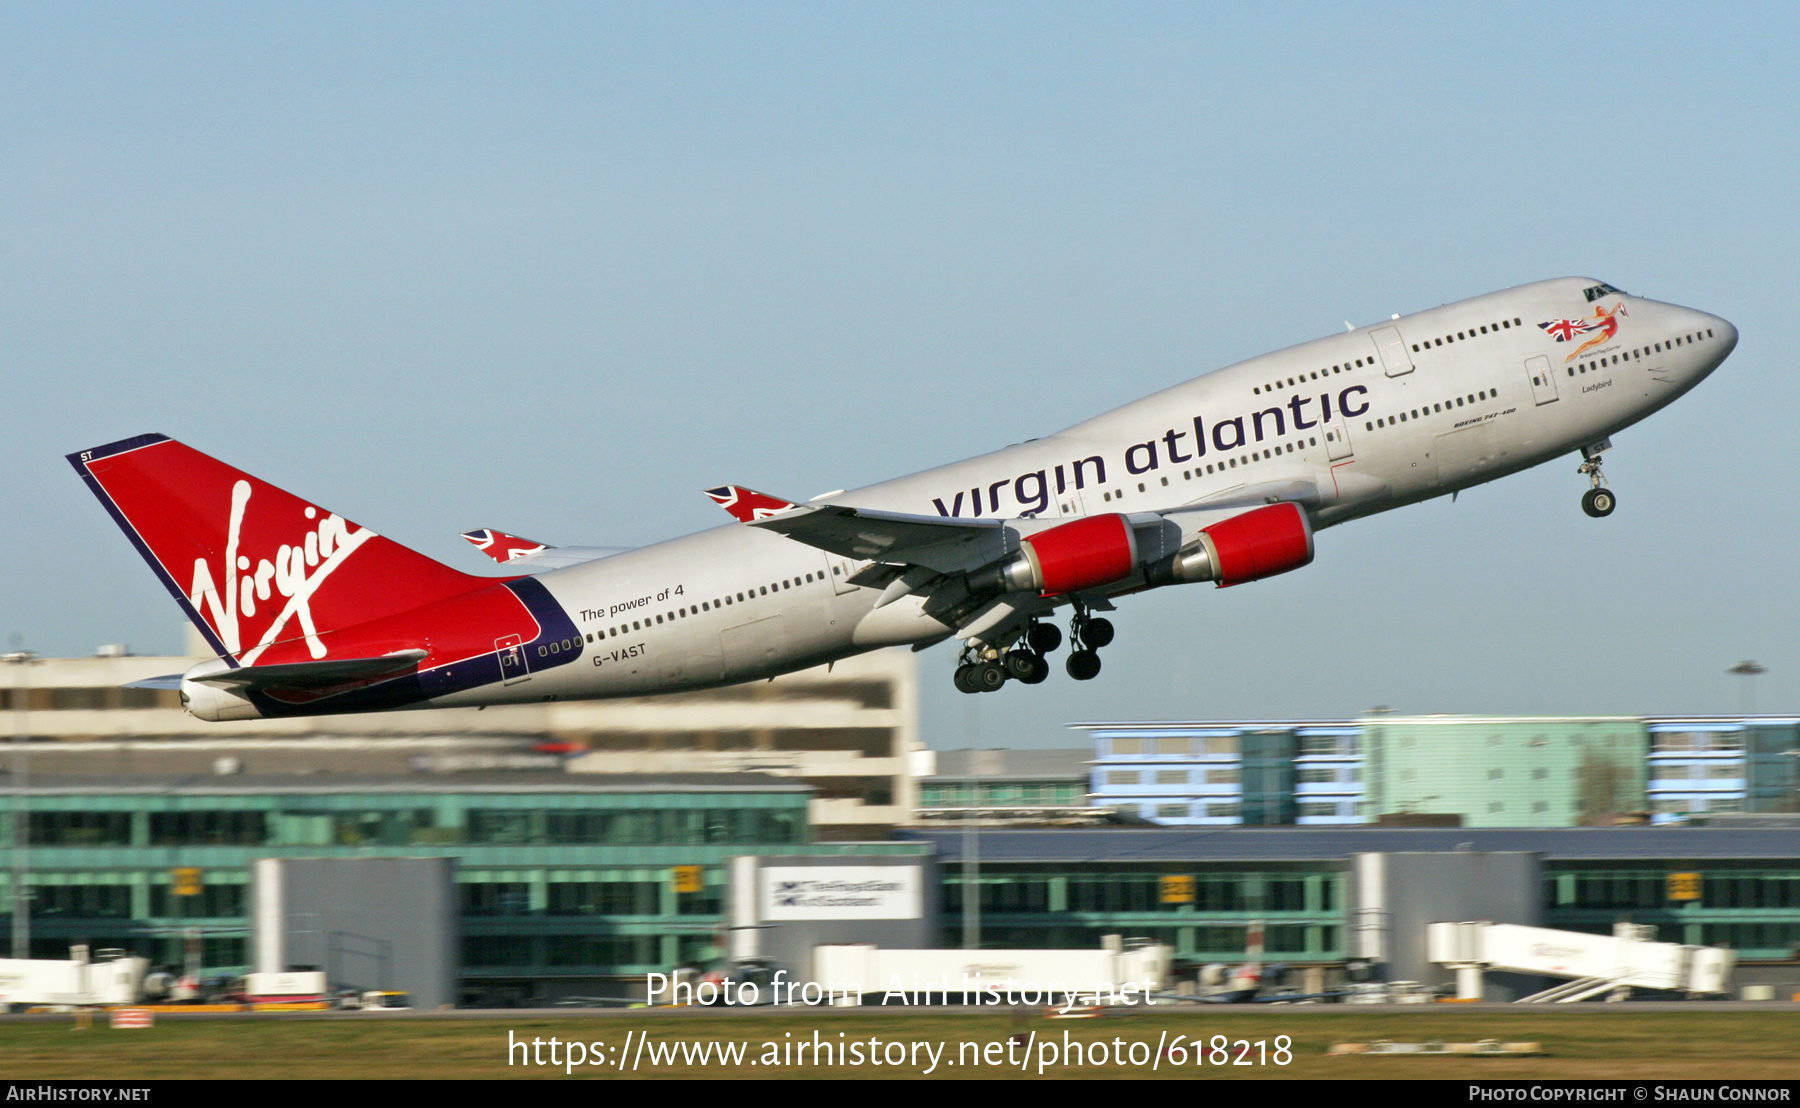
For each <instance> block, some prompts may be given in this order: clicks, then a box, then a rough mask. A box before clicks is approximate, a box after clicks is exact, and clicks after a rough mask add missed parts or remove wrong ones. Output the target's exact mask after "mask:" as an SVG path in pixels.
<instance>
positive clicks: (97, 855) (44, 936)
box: [0, 777, 920, 984]
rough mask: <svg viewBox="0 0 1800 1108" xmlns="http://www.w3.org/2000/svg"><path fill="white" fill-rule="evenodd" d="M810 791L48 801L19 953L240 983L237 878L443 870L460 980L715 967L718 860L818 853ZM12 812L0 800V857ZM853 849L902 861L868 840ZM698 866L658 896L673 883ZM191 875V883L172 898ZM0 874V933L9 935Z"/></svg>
mask: <svg viewBox="0 0 1800 1108" xmlns="http://www.w3.org/2000/svg"><path fill="white" fill-rule="evenodd" d="M812 795H813V790H812V789H811V788H810V787H808V786H806V785H803V784H798V783H782V782H780V781H779V780H778V779H771V780H770V783H769V784H767V785H750V786H748V787H745V786H742V785H739V786H736V787H732V786H726V785H719V786H714V787H705V786H696V785H691V784H690V785H681V786H674V787H668V788H658V787H657V785H656V783H655V779H653V778H644V779H641V780H634V781H632V782H630V783H629V784H626V785H623V786H616V785H615V786H609V785H606V784H602V783H600V782H598V781H594V780H593V779H589V780H587V781H584V780H583V779H582V778H580V777H573V778H571V779H569V780H568V781H566V782H563V781H559V782H558V783H556V784H541V783H540V784H536V785H533V786H531V787H508V786H507V785H505V784H498V783H492V782H489V783H483V784H477V783H474V782H468V783H458V784H450V783H447V782H446V783H438V782H434V783H433V784H432V785H431V786H424V785H421V784H419V783H418V781H417V780H416V779H405V780H396V781H395V782H393V783H392V784H391V785H387V786H384V787H370V786H366V785H359V786H357V787H354V788H352V787H345V788H341V789H333V788H331V787H330V786H319V785H304V786H303V785H295V784H291V783H290V784H271V785H268V786H267V787H265V788H260V789H259V788H256V787H252V786H249V785H248V784H244V785H237V784H233V785H229V786H226V785H202V786H195V785H194V784H193V783H191V782H175V781H170V782H166V783H164V784H162V785H161V786H157V787H152V786H150V785H148V784H146V783H142V782H135V783H134V784H133V785H131V786H129V787H125V788H119V789H115V790H111V791H109V790H108V789H107V788H105V787H103V786H100V785H95V786H92V787H86V788H70V787H66V786H59V787H55V788H42V789H37V790H34V791H33V793H32V794H31V795H30V796H29V798H28V809H29V811H28V815H27V820H26V823H27V826H28V827H29V834H30V854H29V863H30V866H29V880H28V885H27V892H28V896H29V902H30V904H31V935H32V943H31V947H32V954H33V955H34V956H36V957H48V958H66V957H67V956H68V950H69V947H70V946H71V945H72V944H75V943H87V944H89V945H90V946H92V947H118V948H121V949H125V950H129V951H132V952H134V953H137V954H141V955H143V956H145V957H148V958H150V959H151V960H152V961H153V962H155V963H157V964H168V965H182V964H184V963H185V962H186V961H187V960H188V958H189V957H190V952H191V951H192V950H194V949H196V948H197V949H198V950H199V954H200V957H201V959H202V961H203V963H204V964H203V966H202V972H203V973H206V974H208V975H215V974H228V973H240V972H243V971H244V970H246V969H247V968H248V966H247V960H248V958H249V940H250V937H251V928H250V918H249V917H250V912H251V911H252V904H251V895H250V880H251V879H250V872H251V865H252V863H253V861H254V860H255V859H257V858H262V857H281V856H291V857H320V856H323V857H332V856H339V857H370V856H378V855H379V856H394V855H414V856H443V855H446V854H448V855H452V856H454V857H455V858H456V860H457V870H456V873H457V877H456V880H457V883H458V893H459V897H460V909H461V921H462V922H461V926H462V932H463V956H464V964H463V976H464V978H465V984H466V983H467V982H468V981H469V980H479V979H481V978H483V977H506V978H515V979H516V978H521V977H525V978H530V977H555V976H581V975H589V974H601V975H608V976H613V975H620V974H637V973H642V972H646V971H648V970H667V969H669V968H670V967H672V966H674V965H676V964H678V963H680V962H682V961H705V960H709V959H710V958H712V957H715V956H716V955H717V954H718V953H719V945H718V936H719V935H720V933H721V932H720V929H721V928H722V927H723V925H724V903H723V902H724V896H723V881H724V863H725V860H726V859H727V858H729V857H731V856H732V855H737V854H747V853H779V854H796V853H814V852H825V853H830V852H837V851H840V850H843V849H845V848H844V847H840V846H835V845H830V844H813V843H812V842H811V832H810V829H809V826H808V822H807V805H808V802H809V800H810V798H811V796H812ZM13 802H14V796H13V795H12V794H4V793H0V844H3V845H6V846H10V845H11V835H12V826H13V821H12V819H11V811H12V805H13ZM856 849H857V850H862V851H865V852H918V851H919V849H920V848H919V847H918V846H916V845H913V844H900V843H895V844H870V845H868V846H866V847H862V846H859V847H857V848H856ZM678 865H679V866H699V867H700V868H701V890H700V891H698V892H683V893H677V892H675V891H674V888H675V886H674V883H673V881H672V867H674V866H678ZM177 870H197V871H198V873H199V883H198V886H197V887H193V888H190V887H188V886H185V885H181V884H178V883H177V873H176V871H177ZM13 892H14V890H13V888H12V880H11V875H10V874H9V873H0V934H4V933H5V931H6V930H7V929H9V928H10V924H11V916H10V914H11V912H12V909H13V903H14V898H13Z"/></svg>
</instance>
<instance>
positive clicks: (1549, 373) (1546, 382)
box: [1525, 354, 1556, 404]
mask: <svg viewBox="0 0 1800 1108" xmlns="http://www.w3.org/2000/svg"><path fill="white" fill-rule="evenodd" d="M1525 375H1526V376H1527V377H1529V378H1531V398H1532V399H1533V400H1535V401H1537V402H1538V403H1539V404H1548V403H1550V402H1551V401H1552V400H1555V399H1556V370H1554V369H1552V368H1551V367H1550V359H1549V358H1546V357H1544V356H1543V355H1542V354H1539V355H1538V356H1537V357H1535V358H1527V359H1526V360H1525Z"/></svg>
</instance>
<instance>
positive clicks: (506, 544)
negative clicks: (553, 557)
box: [462, 527, 550, 565]
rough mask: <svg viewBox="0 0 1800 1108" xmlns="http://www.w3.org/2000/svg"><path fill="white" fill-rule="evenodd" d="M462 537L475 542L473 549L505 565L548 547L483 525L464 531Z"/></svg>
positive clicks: (540, 552)
mask: <svg viewBox="0 0 1800 1108" xmlns="http://www.w3.org/2000/svg"><path fill="white" fill-rule="evenodd" d="M462 537H463V538H465V539H468V540H469V541H470V542H472V543H474V544H475V549H477V550H479V551H481V552H482V553H483V554H486V555H487V556H488V557H490V558H492V559H494V561H496V562H499V563H500V564H501V565H505V564H506V563H507V562H515V561H518V560H519V559H520V558H529V557H531V556H532V555H533V554H542V553H543V552H544V551H546V550H548V549H550V548H549V547H548V546H545V545H544V544H543V543H541V542H532V541H531V540H530V539H522V538H520V537H519V536H517V535H509V534H507V533H506V532H505V531H496V530H494V529H493V528H491V527H483V528H481V529H480V530H478V531H464V532H463V533H462Z"/></svg>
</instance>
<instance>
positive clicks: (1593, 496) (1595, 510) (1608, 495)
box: [1581, 489, 1618, 519]
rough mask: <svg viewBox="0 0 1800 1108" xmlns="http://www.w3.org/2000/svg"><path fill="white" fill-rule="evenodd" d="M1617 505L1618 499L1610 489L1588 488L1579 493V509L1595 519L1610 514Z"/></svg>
mask: <svg viewBox="0 0 1800 1108" xmlns="http://www.w3.org/2000/svg"><path fill="white" fill-rule="evenodd" d="M1617 506H1618V500H1617V498H1615V497H1614V496H1613V493H1612V490H1611V489H1589V490H1588V491H1586V492H1584V493H1582V494H1581V510H1582V511H1584V512H1586V513H1587V514H1588V515H1591V516H1593V517H1594V518H1595V519H1599V518H1600V517H1602V516H1609V515H1612V511H1613V509H1614V508H1615V507H1617Z"/></svg>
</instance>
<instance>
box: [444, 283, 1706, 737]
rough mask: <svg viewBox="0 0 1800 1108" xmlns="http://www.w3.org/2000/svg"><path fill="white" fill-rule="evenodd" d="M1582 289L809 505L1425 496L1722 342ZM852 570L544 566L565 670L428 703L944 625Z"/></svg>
mask: <svg viewBox="0 0 1800 1108" xmlns="http://www.w3.org/2000/svg"><path fill="white" fill-rule="evenodd" d="M1599 288H1605V286H1601V285H1599V283H1598V282H1596V281H1592V280H1586V279H1581V278H1564V279H1559V280H1553V281H1544V282H1539V283H1536V284H1531V285H1523V286H1520V287H1518V288H1513V289H1508V290H1506V291H1504V292H1497V293H1492V294H1490V295H1487V296H1481V297H1477V298H1475V299H1472V300H1464V301H1460V302H1458V303H1455V304H1447V305H1444V306H1443V307H1439V308H1434V309H1431V310H1429V311H1424V312H1419V313H1416V314H1413V315H1409V316H1404V317H1399V318H1396V319H1393V320H1390V321H1386V322H1383V323H1378V324H1374V325H1372V326H1369V327H1360V328H1357V329H1356V330H1354V331H1348V332H1346V333H1343V334H1338V335H1333V336H1331V337H1329V338H1324V339H1318V340H1316V341H1313V342H1308V343H1303V344H1301V345H1299V346H1294V347H1289V348H1288V349H1286V350H1280V351H1277V352H1275V353H1272V354H1266V355H1263V356H1261V357H1258V358H1253V359H1251V360H1249V361H1245V362H1240V363H1238V364H1236V365H1232V366H1227V367H1225V368H1223V369H1220V370H1216V371H1214V372H1212V373H1208V374H1206V375H1204V376H1202V377H1198V378H1195V379H1194V380H1191V381H1188V382H1186V383H1184V384H1180V385H1176V386H1174V387H1173V388H1169V389H1165V390H1163V391H1162V392H1159V393H1156V394H1155V395H1152V396H1149V397H1146V398H1144V399H1142V400H1138V401H1136V402H1134V403H1131V404H1127V405H1125V406H1124V407H1121V408H1116V409H1114V410H1112V411H1110V412H1107V413H1105V414H1104V415H1100V416H1097V417H1095V418H1093V419H1090V420H1088V421H1086V422H1084V423H1080V424H1077V425H1075V426H1074V427H1070V428H1069V429H1067V430H1065V431H1061V432H1059V433H1057V434H1054V435H1049V436H1046V437H1044V438H1041V439H1035V440H1032V441H1031V442H1027V443H1022V444H1019V445H1016V446H1010V447H1007V448H1006V449H1004V450H999V451H995V452H993V453H991V454H984V455H981V456H979V457H975V458H971V459H969V460H967V461H963V462H957V463H955V464H952V465H947V466H941V467H938V468H936V469H931V470H926V471H924V472H922V473H916V474H913V475H912V476H909V477H902V478H899V479H897V480H893V481H887V482H883V483H881V484H877V485H870V486H868V487H866V488H861V489H855V490H850V491H847V492H843V493H838V494H834V495H832V496H829V497H826V498H824V499H825V500H826V501H828V502H831V503H837V504H846V505H854V506H855V507H857V508H864V509H879V510H884V511H891V512H904V513H910V514H915V515H947V516H962V517H969V516H983V517H987V518H990V519H992V518H1003V519H1016V518H1019V517H1022V516H1035V517H1036V518H1038V519H1054V518H1060V517H1072V516H1082V515H1091V514H1098V513H1107V512H1123V513H1133V512H1151V511H1167V510H1169V509H1173V508H1179V507H1182V506H1184V505H1193V504H1202V503H1205V502H1208V501H1213V500H1219V501H1223V502H1225V503H1231V502H1233V498H1234V497H1236V496H1238V495H1239V494H1240V493H1241V494H1243V495H1244V496H1246V497H1249V498H1251V499H1250V501H1249V502H1255V500H1256V499H1258V498H1261V499H1292V500H1296V501H1298V502H1299V503H1301V504H1303V505H1304V506H1305V507H1306V508H1307V511H1308V512H1309V514H1310V515H1311V517H1312V520H1313V522H1314V524H1315V526H1318V527H1328V526H1331V525H1333V524H1337V523H1342V522H1344V521H1346V520H1350V519H1354V518H1357V517H1359V516H1364V515H1369V514H1371V513H1374V512H1379V511H1384V510H1386V509H1389V508H1394V507H1399V506H1401V505H1404V504H1409V503H1414V502H1417V501H1420V500H1425V499H1428V498H1431V497H1435V496H1442V495H1446V494H1449V493H1452V492H1455V491H1456V490H1458V489H1464V488H1468V487H1470V486H1472V485H1477V484H1481V483H1483V482H1486V481H1491V480H1493V479H1494V478H1496V477H1501V476H1504V475H1506V474H1508V473H1513V472H1516V471H1518V470H1521V469H1524V468H1526V467H1528V466H1533V465H1537V464H1539V463H1541V462H1545V461H1548V460H1550V459H1552V458H1555V457H1557V456H1558V455H1566V454H1570V453H1572V452H1574V451H1577V450H1580V449H1581V448H1583V447H1587V446H1591V445H1595V444H1598V443H1601V442H1602V441H1603V440H1605V439H1606V438H1607V437H1608V436H1609V435H1612V434H1613V433H1615V432H1617V431H1619V430H1621V429H1623V428H1625V427H1627V426H1630V425H1631V424H1633V423H1635V422H1637V421H1638V420H1640V419H1643V418H1644V417H1645V416H1648V415H1649V414H1650V413H1652V412H1654V411H1656V410H1657V409H1659V408H1661V407H1663V406H1664V405H1666V404H1668V403H1670V402H1671V401H1673V400H1674V399H1675V398H1676V397H1679V396H1680V395H1682V394H1683V393H1684V392H1686V391H1687V390H1688V389H1689V388H1692V387H1693V386H1694V385H1695V384H1697V383H1698V382H1699V381H1700V380H1701V379H1702V378H1703V377H1705V376H1706V375H1707V374H1708V373H1710V372H1711V371H1712V370H1713V369H1715V368H1716V367H1717V366H1718V365H1719V364H1720V362H1722V361H1723V360H1724V359H1725V357H1726V355H1728V354H1729V353H1730V352H1731V350H1732V348H1733V347H1734V346H1735V345H1736V342H1737V331H1736V329H1735V328H1734V327H1732V325H1731V324H1729V323H1727V322H1725V321H1724V320H1722V319H1720V318H1718V317H1716V316H1712V315H1708V314H1706V313H1703V312H1698V311H1694V310H1692V309H1688V308H1681V307H1677V306H1674V305H1670V304H1662V303H1658V302H1656V301H1651V300H1644V299H1640V298H1638V297H1633V296H1627V295H1624V294H1621V293H1617V292H1612V291H1610V290H1608V291H1607V292H1605V293H1604V294H1600V295H1596V294H1595V292H1596V290H1597V289H1599ZM1621 309H1622V310H1621ZM1607 313H1616V314H1612V315H1608V314H1607ZM1609 323H1610V324H1611V326H1610V328H1609V327H1608V326H1607V325H1608V324H1609ZM1558 324H1562V325H1564V326H1563V327H1562V329H1561V333H1562V334H1564V335H1565V338H1564V339H1563V341H1558V339H1557V337H1556V336H1557V334H1558V333H1559V332H1558V328H1557V325H1558ZM1569 325H1573V326H1569ZM1590 325H1591V327H1590V329H1589V330H1585V331H1583V330H1580V329H1579V328H1580V327H1582V326H1590ZM1577 351H1579V353H1577ZM1264 493H1266V494H1267V495H1266V496H1263V494H1264ZM861 564H862V563H853V562H850V561H848V560H846V559H843V558H839V557H836V556H834V555H830V554H827V553H825V552H823V551H820V550H818V549H815V548H813V547H810V546H807V545H804V544H802V543H800V542H797V541H794V540H793V539H789V538H787V537H785V536H782V535H779V534H775V533H773V532H770V531H766V530H763V529H760V528H757V527H752V526H746V525H743V524H731V525H728V526H725V527H720V528H717V529H715V530H710V531H705V532H702V533H700V534H696V535H689V536H687V537H685V538H679V539H674V540H671V541H669V542H664V543H659V544H657V545H655V546H650V547H645V548H642V549H639V550H635V551H631V552H629V553H623V554H618V555H615V556H612V557H608V558H604V559H601V560H598V561H593V562H587V563H584V564H581V565H576V566H571V567H568V568H565V569H559V570H554V571H551V572H548V573H545V574H543V575H542V576H540V577H539V578H538V580H540V581H541V582H542V583H543V584H544V585H545V586H546V587H547V588H548V589H549V591H550V593H551V594H552V595H553V596H554V598H555V599H556V600H557V602H558V603H560V604H561V605H562V607H563V608H564V610H565V611H567V612H568V614H569V616H570V617H571V618H572V619H574V621H575V623H576V626H577V627H578V628H580V629H581V631H582V632H583V638H584V641H583V642H582V643H581V644H580V647H579V648H580V649H581V650H582V651H583V654H582V657H581V659H580V661H579V664H575V665H568V664H564V665H560V666H557V667H554V668H550V669H547V670H545V671H544V672H542V673H534V674H532V675H531V677H530V679H529V680H526V681H520V682H516V683H512V684H509V685H507V686H506V687H504V688H499V687H494V686H487V687H484V688H479V689H474V690H470V691H469V692H466V693H459V694H456V695H453V696H449V697H444V698H442V699H439V700H436V701H433V702H432V706H455V705H463V704H475V703H496V702H504V701H509V700H520V701H523V700H544V699H580V698H595V697H618V696H642V695H647V694H653V693H661V692H671V691H676V690H680V689H686V688H701V687H707V686H714V685H722V684H730V683H733V682H738V681H745V680H750V679H754V678H760V677H768V676H773V675H775V674H778V673H785V672H788V671H791V670H796V669H801V668H804V667H808V666H813V665H818V664H820V663H823V662H827V661H830V660H833V659H836V658H842V657H846V656H848V655H852V654H857V653H861V652H862V651H865V650H870V649H873V648H876V647H882V646H892V645H900V644H912V645H920V644H929V643H932V642H936V641H938V640H941V639H943V638H945V637H947V636H948V635H950V634H951V633H952V630H953V629H952V628H949V627H947V626H945V625H944V624H942V623H939V622H938V621H937V620H935V619H932V618H931V617H929V616H927V615H925V614H924V612H923V610H922V608H921V605H920V604H919V602H918V599H917V598H916V597H910V598H907V599H904V600H902V601H900V602H898V603H893V604H889V605H887V606H886V607H882V608H879V609H877V608H876V606H875V602H876V599H877V597H878V596H879V593H880V590H878V589H870V588H862V587H858V586H855V585H851V584H849V583H848V581H847V578H848V577H849V576H850V575H851V574H852V573H854V572H856V570H857V569H858V568H860V566H861ZM1137 587H1141V583H1138V584H1132V585H1129V586H1127V587H1123V588H1121V589H1120V590H1119V591H1121V592H1125V591H1131V590H1132V589H1134V588H1137ZM527 661H528V663H529V661H531V660H530V659H528V660H527ZM565 662H566V659H565Z"/></svg>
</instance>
